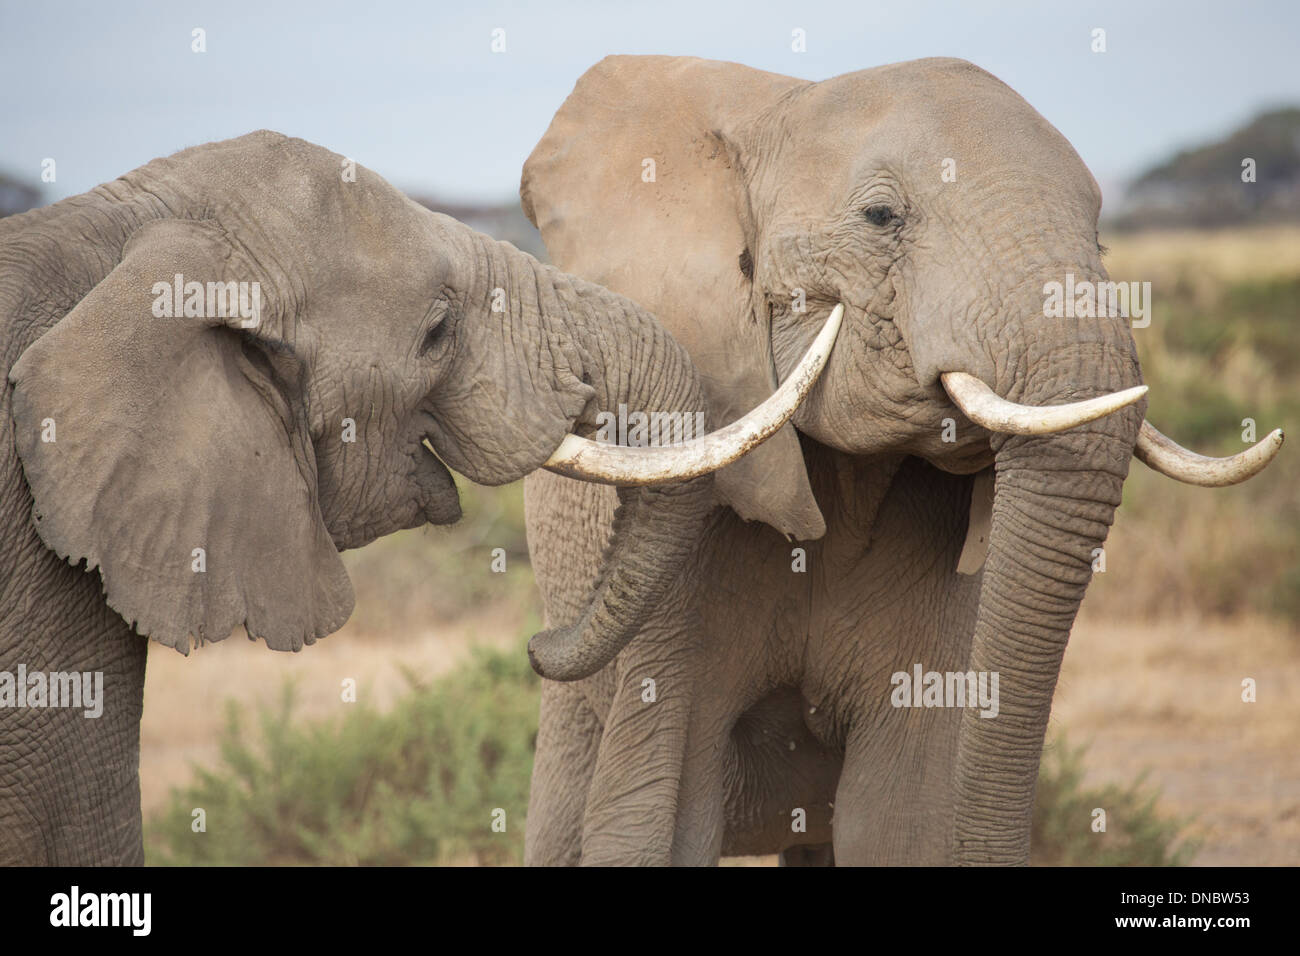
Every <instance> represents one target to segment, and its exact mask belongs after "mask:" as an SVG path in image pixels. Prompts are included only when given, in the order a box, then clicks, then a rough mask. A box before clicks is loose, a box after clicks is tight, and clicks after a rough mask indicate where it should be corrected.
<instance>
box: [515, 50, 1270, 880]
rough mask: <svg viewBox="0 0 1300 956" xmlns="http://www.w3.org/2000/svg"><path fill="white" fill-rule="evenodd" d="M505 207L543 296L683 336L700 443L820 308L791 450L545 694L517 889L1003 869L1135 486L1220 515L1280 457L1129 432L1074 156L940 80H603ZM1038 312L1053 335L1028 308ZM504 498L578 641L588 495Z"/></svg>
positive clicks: (648, 64)
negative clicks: (1174, 482) (1062, 300)
mask: <svg viewBox="0 0 1300 956" xmlns="http://www.w3.org/2000/svg"><path fill="white" fill-rule="evenodd" d="M520 195H521V199H522V203H523V206H524V209H525V212H526V213H527V214H528V216H529V218H530V219H531V220H532V221H533V222H534V224H536V225H537V226H538V228H539V229H540V230H541V233H542V237H543V240H544V241H545V243H546V246H547V249H548V251H549V253H550V256H551V258H552V261H553V262H554V263H555V264H556V265H557V266H559V267H560V268H563V269H565V270H566V271H568V272H572V273H574V274H577V275H581V276H583V277H584V278H587V279H590V280H592V281H596V282H599V283H601V284H602V285H605V286H607V287H609V288H611V289H614V290H615V291H618V292H621V293H623V294H625V295H628V296H629V297H631V298H633V299H635V300H636V301H638V302H640V303H641V304H642V305H643V306H645V307H646V308H648V309H650V310H651V311H652V312H653V313H655V315H656V316H657V317H658V318H659V320H660V321H661V322H663V323H664V325H666V326H667V327H668V328H669V330H670V331H671V332H672V334H673V335H674V336H675V337H676V339H677V340H678V341H680V342H681V343H682V345H683V346H684V347H685V348H686V350H687V351H688V352H689V353H690V356H691V358H692V360H693V361H694V362H695V364H696V366H697V368H698V369H699V371H700V375H701V380H702V383H703V387H704V391H705V395H706V399H707V401H708V404H709V405H710V407H711V408H712V409H714V410H715V413H716V423H717V424H722V423H725V422H726V421H728V420H730V419H731V418H732V417H734V416H736V415H738V414H739V413H740V412H741V411H743V410H744V409H745V408H748V407H751V406H752V405H753V404H755V403H757V402H759V401H761V400H762V399H763V398H764V396H766V395H767V394H769V393H770V392H771V390H772V388H773V386H774V385H775V384H776V383H777V382H781V381H784V380H785V379H786V377H787V376H788V375H789V374H791V368H792V364H793V359H794V357H795V356H797V355H798V354H799V352H800V350H801V347H802V346H803V345H804V344H805V343H806V342H807V341H808V340H809V338H810V337H811V336H812V335H813V334H814V332H815V331H816V328H817V316H818V315H820V314H823V313H824V311H825V310H826V309H829V308H831V307H832V306H834V305H835V304H837V303H838V304H840V305H842V306H843V308H844V310H845V312H844V318H843V326H842V329H841V331H840V336H839V342H838V344H837V346H836V348H835V351H834V353H833V354H832V355H831V357H830V360H829V361H828V363H827V365H826V368H825V370H824V372H823V374H822V376H821V378H820V380H819V381H818V383H817V385H816V386H815V387H814V388H813V389H812V391H811V393H810V394H809V396H808V398H807V400H806V401H804V402H803V404H801V405H800V407H799V409H798V410H797V411H796V412H795V414H794V416H793V417H792V418H791V420H790V422H789V424H787V425H786V426H784V427H783V428H782V429H781V431H779V432H778V433H777V434H776V435H775V436H773V437H772V438H771V440H769V441H768V442H767V443H766V444H764V445H762V446H761V447H758V448H756V449H755V450H753V451H752V452H750V453H749V454H747V455H746V456H745V457H744V458H741V459H740V460H738V461H736V462H735V463H733V464H730V465H728V466H727V467H725V468H723V469H722V470H720V471H719V472H717V474H716V475H715V480H714V485H713V489H712V494H713V496H714V498H715V499H716V506H715V507H714V509H713V511H712V512H711V514H710V515H709V517H708V519H707V520H706V522H705V523H704V524H703V525H702V526H701V531H700V533H699V536H698V539H697V542H696V546H695V548H694V549H693V551H692V552H691V554H690V556H689V558H688V559H687V560H686V561H685V562H683V565H682V569H681V573H680V575H679V577H678V578H677V580H676V581H675V582H674V584H673V585H672V586H671V587H669V588H668V589H666V590H665V592H664V595H663V598H662V600H661V601H660V602H659V604H658V605H657V606H656V607H655V608H654V609H653V613H651V614H649V615H647V616H646V618H645V620H644V622H643V626H642V628H641V631H640V633H639V634H638V635H637V636H636V637H635V639H633V640H632V641H631V642H630V643H629V644H627V645H626V646H625V647H624V649H623V650H622V651H621V652H620V653H618V654H617V655H616V656H614V657H613V658H611V659H610V660H609V661H607V662H606V663H605V664H604V666H602V667H601V668H600V669H598V670H593V671H591V672H589V673H585V674H582V673H577V674H575V673H563V674H550V675H548V674H546V672H545V671H543V676H550V677H556V678H559V679H555V680H547V681H544V682H543V690H542V701H541V711H540V729H539V732H538V738H537V753H536V761H535V764H534V769H533V777H532V790H531V795H530V803H529V814H528V819H527V834H526V841H525V846H526V849H525V859H526V862H527V863H529V864H534V865H571V864H577V863H582V864H676V865H708V864H713V863H716V862H717V861H718V859H719V858H720V856H722V855H734V854H759V853H762V854H772V853H778V854H780V855H781V856H780V859H781V862H782V863H785V864H789V865H804V864H807V865H811V864H828V863H835V864H841V865H844V864H850V865H857V864H965V865H976V864H1006V865H1017V864H1025V863H1027V862H1028V857H1029V833H1030V820H1031V811H1032V807H1033V801H1034V788H1035V782H1036V778H1037V770H1038V765H1039V759H1040V755H1041V750H1042V746H1043V738H1044V733H1045V729H1046V725H1047V721H1048V716H1049V712H1050V707H1051V703H1052V697H1053V693H1054V689H1055V685H1056V681H1057V676H1058V673H1059V669H1060V665H1061V660H1062V655H1063V653H1064V651H1065V647H1066V642H1067V640H1068V638H1069V634H1070V630H1071V627H1072V625H1073V621H1074V618H1075V615H1076V612H1077V611H1078V608H1079V605H1080V602H1081V600H1082V599H1083V596H1084V592H1085V590H1086V588H1087V586H1088V583H1089V580H1090V578H1091V575H1092V564H1093V561H1094V556H1095V555H1096V553H1097V550H1096V549H1098V548H1101V547H1102V545H1103V543H1104V541H1105V538H1106V535H1107V531H1108V528H1109V527H1110V525H1111V523H1112V520H1113V516H1114V512H1115V508H1116V507H1117V506H1118V504H1119V502H1120V494H1121V488H1122V485H1123V482H1124V480H1125V478H1126V476H1127V474H1128V469H1129V464H1130V460H1131V458H1132V457H1133V456H1134V455H1136V456H1137V457H1138V458H1140V459H1141V460H1143V461H1144V462H1145V463H1146V464H1148V465H1149V466H1151V467H1153V468H1155V469H1156V470H1158V471H1161V472H1164V473H1165V474H1167V475H1170V476H1171V477H1175V478H1178V479H1180V480H1183V481H1189V482H1192V483H1196V484H1202V485H1224V484H1231V483H1234V482H1236V481H1241V480H1244V479H1245V478H1248V477H1250V476H1251V475H1252V474H1254V473H1255V472H1257V471H1258V470H1259V469H1260V468H1262V467H1263V466H1264V465H1266V464H1267V462H1268V461H1269V460H1270V459H1271V458H1272V457H1273V456H1274V455H1275V454H1276V453H1277V451H1278V449H1279V448H1280V446H1281V442H1282V434H1281V432H1280V430H1279V431H1276V432H1273V433H1272V434H1270V435H1269V436H1268V437H1266V438H1265V439H1264V440H1262V441H1261V442H1260V443H1259V444H1258V445H1256V446H1254V447H1253V448H1251V449H1248V450H1247V451H1245V452H1243V453H1242V454H1241V455H1238V456H1235V457H1233V458H1230V459H1207V458H1203V457H1201V456H1197V455H1193V454H1192V453H1191V452H1189V451H1187V450H1186V449H1183V448H1182V447H1181V446H1178V445H1177V444H1176V443H1174V442H1172V441H1171V440H1169V439H1167V438H1165V437H1164V436H1163V435H1161V434H1160V433H1159V432H1157V431H1156V430H1155V429H1154V427H1152V426H1151V425H1149V424H1148V423H1146V421H1145V403H1146V400H1145V397H1144V393H1145V391H1146V386H1145V385H1144V384H1143V381H1142V375H1141V370H1140V368H1139V364H1138V358H1137V352H1136V348H1135V344H1134V339H1133V333H1132V332H1131V321H1132V319H1131V318H1130V317H1128V312H1127V309H1123V308H1117V307H1116V306H1115V304H1114V303H1113V302H1111V301H1110V300H1109V298H1108V297H1109V296H1110V295H1113V294H1114V293H1113V292H1112V291H1111V290H1112V289H1113V288H1114V287H1113V286H1108V285H1107V283H1109V281H1110V280H1109V277H1108V275H1107V273H1106V270H1105V267H1104V265H1103V262H1102V250H1101V249H1100V245H1099V241H1098V216H1099V212H1100V206H1101V193H1100V190H1099V188H1098V186H1097V184H1096V182H1095V180H1094V179H1093V177H1092V175H1091V174H1090V173H1089V171H1088V169H1087V167H1086V166H1085V165H1084V163H1083V161H1082V160H1081V159H1080V158H1079V156H1078V155H1077V153H1076V152H1075V150H1074V149H1073V147H1072V146H1071V145H1070V143H1069V142H1068V141H1067V140H1066V139H1065V137H1063V136H1062V135H1061V134H1060V133H1059V132H1058V131H1057V130H1056V129H1055V128H1053V127H1052V126H1051V125H1050V124H1049V123H1048V122H1047V120H1045V119H1044V118H1043V117H1042V116H1040V115H1039V114H1038V113H1037V112H1036V111H1035V110H1034V109H1033V108H1032V107H1031V106H1030V105H1029V104H1028V103H1027V102H1025V100H1023V99H1022V98H1021V97H1020V96H1019V95H1018V94H1016V93H1015V92H1014V91H1013V90H1012V89H1010V88H1009V87H1008V86H1007V85H1005V84H1004V83H1002V82H1001V81H999V80H998V79H996V78H995V77H993V76H992V75H990V74H989V73H987V72H985V71H983V70H982V69H980V68H978V67H976V66H974V65H972V64H971V63H968V62H966V61H963V60H959V59H947V58H941V59H938V58H937V59H923V60H917V61H911V62H903V63H897V64H892V65H887V66H880V67H876V68H872V69H867V70H863V71H860V72H854V73H850V74H846V75H842V76H838V77H834V78H832V79H828V80H825V81H822V82H809V81H805V80H800V79H796V78H793V77H788V76H781V75H777V74H773V73H768V72H763V71H760V70H756V69H752V68H750V67H746V66H743V65H740V64H735V63H726V62H717V61H710V60H703V59H696V58H690V57H658V56H614V57H608V58H606V59H604V60H602V61H601V62H600V63H598V64H597V65H596V66H594V67H592V68H591V69H589V70H588V71H587V72H586V73H585V74H584V75H583V76H582V77H581V78H580V79H579V80H578V82H577V84H576V86H575V88H574V90H573V92H572V93H571V94H570V95H569V96H568V98H567V99H566V100H565V101H564V103H563V105H562V106H561V107H560V109H559V111H558V112H557V113H556V115H555V117H554V119H553V120H552V122H551V124H550V126H549V128H548V129H547V131H546V132H545V134H544V135H543V137H542V138H541V140H540V141H539V142H538V144H537V146H536V147H535V148H534V150H533V152H532V154H531V155H530V156H529V158H528V160H527V162H526V164H525V167H524V170H523V175H522V180H521V186H520ZM1076 283H1077V285H1075V284H1076ZM1063 287H1064V288H1071V289H1077V290H1078V299H1077V302H1076V300H1075V299H1074V297H1073V295H1074V294H1073V293H1072V298H1071V304H1072V305H1077V306H1078V308H1073V307H1072V308H1069V309H1064V310H1055V311H1054V309H1053V307H1052V306H1051V303H1050V302H1049V299H1050V298H1051V296H1052V294H1053V290H1055V293H1056V294H1057V295H1058V297H1059V294H1060V293H1059V290H1060V289H1062V288H1063ZM1085 287H1086V288H1087V289H1089V290H1091V291H1090V296H1091V297H1090V296H1089V295H1087V294H1084V293H1083V290H1084V289H1085ZM1124 301H1125V302H1126V303H1127V300H1124ZM1057 311H1059V312H1061V314H1059V315H1057V314H1056V312H1057ZM524 488H525V507H526V515H527V518H526V520H527V528H528V538H529V548H530V552H531V554H532V558H533V565H534V573H535V575H536V578H537V582H538V585H539V587H540V589H541V592H542V595H543V603H544V607H545V614H546V619H547V622H548V623H550V624H552V625H553V626H554V625H556V624H563V623H565V622H568V621H573V620H576V619H578V615H579V613H580V610H581V607H582V601H583V599H584V595H585V593H586V591H587V589H588V588H589V582H590V580H591V579H592V578H593V576H595V575H597V574H598V573H599V567H600V553H601V550H600V548H601V542H602V541H603V539H604V537H605V536H606V535H607V533H608V528H609V525H610V522H611V521H612V520H613V514H614V506H615V501H614V498H613V497H612V495H611V493H610V492H609V490H608V489H606V488H604V487H601V486H599V485H594V484H580V483H577V482H574V481H572V480H570V479H568V478H565V477H562V476H557V475H554V474H550V473H547V472H535V473H534V474H532V475H530V476H529V477H528V478H527V479H525V482H524ZM593 514H594V515H596V516H598V520H595V521H593V520H592V519H591V516H592V515H593ZM580 516H581V517H582V519H583V520H582V521H581V522H579V521H577V520H576V519H578V518H579V517H580ZM931 675H937V677H936V678H933V679H932V677H931ZM923 687H924V693H923ZM932 689H933V690H934V691H935V693H934V694H933V696H931V690H932Z"/></svg>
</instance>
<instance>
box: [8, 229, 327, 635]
mask: <svg viewBox="0 0 1300 956" xmlns="http://www.w3.org/2000/svg"><path fill="white" fill-rule="evenodd" d="M178 274H179V275H180V276H183V280H181V279H178V278H177V276H178ZM252 278H253V277H252V276H251V275H250V274H249V271H248V270H247V269H245V268H242V267H241V266H239V265H238V264H237V259H236V257H235V256H234V255H233V252H232V247H231V245H230V243H229V240H228V239H227V238H226V237H225V236H224V234H223V233H222V232H221V231H220V229H218V228H217V227H215V226H214V225H212V224H210V223H199V222H191V221H181V220H168V221H162V222H154V223H150V224H148V225H146V226H144V227H142V228H141V229H140V230H139V231H137V232H136V233H135V235H133V236H132V238H131V240H130V241H129V242H128V243H127V245H126V248H125V250H124V252H123V257H122V260H121V262H120V264H119V265H118V266H117V267H116V268H114V269H113V271H112V272H110V273H109V275H108V276H107V277H106V278H104V280H103V281H101V282H100V283H99V284H98V285H96V286H95V287H94V289H92V290H91V291H90V292H89V293H88V294H87V295H86V296H85V298H83V299H82V300H81V301H80V302H79V303H78V304H77V305H76V306H75V307H74V308H73V309H72V310H71V311H70V312H68V314H67V315H65V316H64V317H63V318H62V319H61V320H60V321H59V322H58V323H56V324H55V325H54V327H53V328H51V329H50V331H48V332H47V333H45V334H44V335H43V336H41V338H39V339H38V340H37V341H36V342H35V343H33V344H32V346H31V347H30V348H28V349H27V350H26V351H25V352H24V353H23V355H22V357H21V358H20V359H19V360H18V362H17V363H15V365H14V366H13V369H12V370H11V372H10V376H9V378H10V381H11V382H12V383H13V386H14V392H13V416H14V423H15V426H16V428H15V436H16V438H15V444H16V446H17V451H18V454H19V456H20V458H21V459H22V464H23V470H24V472H25V473H26V476H27V483H28V485H29V486H30V488H31V492H32V497H33V499H34V502H35V505H34V508H33V512H32V517H33V520H34V521H35V524H36V529H37V531H38V533H39V534H40V536H41V539H42V540H43V541H44V542H45V544H46V545H47V546H48V547H49V548H50V549H51V550H53V551H54V552H55V553H56V554H58V555H59V556H60V557H62V558H65V559H67V560H68V561H69V563H73V564H75V563H77V562H78V561H80V560H83V559H84V560H85V562H86V568H87V570H88V571H90V570H93V569H94V568H96V567H98V568H99V570H100V574H101V575H102V577H103V586H104V593H105V595H106V599H107V601H108V604H109V606H110V607H112V608H113V609H114V610H115V611H117V612H118V613H119V614H121V615H122V617H123V618H124V619H125V620H126V621H127V623H128V624H134V626H135V628H136V629H137V630H138V632H139V633H141V634H143V635H147V636H149V637H151V638H153V639H154V640H156V641H159V642H161V643H163V644H166V645H168V646H170V647H174V648H176V649H177V650H179V651H180V652H181V653H188V652H189V648H190V642H191V639H193V641H194V643H195V644H196V645H200V644H203V643H205V642H208V641H219V640H222V639H224V638H225V637H226V636H227V635H229V634H230V632H231V631H232V630H233V629H234V628H236V627H238V626H239V625H241V624H242V625H244V627H245V628H246V629H247V631H248V634H249V636H250V637H260V638H263V639H265V640H266V642H267V644H268V645H269V646H270V647H272V648H275V649H277V650H297V649H299V648H301V647H302V646H303V645H304V644H311V643H313V642H314V641H315V640H316V639H317V638H318V637H323V636H325V635H326V634H328V633H330V632H331V631H334V630H336V629H338V628H339V627H340V626H341V625H342V624H343V622H344V621H346V620H347V618H348V616H349V615H350V614H351V612H352V603H353V598H352V587H351V584H350V582H349V581H348V577H347V573H346V572H345V571H344V569H343V564H342V562H341V560H340V558H339V554H338V551H337V550H336V549H335V547H334V545H333V542H332V541H331V539H330V536H329V533H328V532H327V530H326V528H325V525H324V521H323V519H322V517H321V512H320V509H319V507H318V505H317V491H316V480H315V456H314V454H313V452H312V449H311V447H310V445H309V443H308V440H307V437H306V433H305V431H304V430H303V428H302V427H301V421H299V420H296V418H298V417H300V413H298V414H297V415H296V413H295V411H294V407H295V405H291V404H290V402H288V401H287V400H286V399H285V398H284V397H283V396H282V395H281V393H280V391H279V389H278V388H277V387H276V385H275V384H274V382H273V380H272V378H271V376H270V374H269V368H270V361H269V360H268V359H266V358H265V357H264V356H263V355H262V354H261V353H260V352H258V351H257V348H256V347H255V346H250V347H249V348H248V349H247V351H246V350H245V345H246V344H248V343H249V342H251V337H252V335H253V334H254V333H253V332H242V331H237V329H238V327H239V326H240V325H241V324H242V320H241V318H240V317H239V315H238V314H236V315H234V316H233V317H231V318H228V319H223V318H202V317H197V316H196V317H184V316H183V315H181V314H180V313H181V311H182V310H181V303H180V302H177V303H176V310H175V314H176V317H157V316H156V315H155V310H154V305H155V303H157V302H160V299H161V298H162V296H160V295H158V292H159V291H160V290H161V289H163V288H166V287H167V286H169V285H172V284H173V283H174V282H177V281H183V282H185V283H188V282H191V281H193V282H199V283H203V284H204V287H205V288H207V283H209V282H220V281H250V282H251V281H252ZM155 286H157V287H158V289H157V290H155ZM258 288H259V291H260V286H259V287H258ZM206 301H207V300H206V297H205V302H206ZM198 304H199V300H197V299H195V300H193V301H192V305H193V306H195V307H197V306H198ZM250 304H251V296H250ZM159 310H160V311H161V310H162V306H161V305H160V306H159ZM194 311H207V309H206V308H205V309H203V310H199V309H197V308H195V309H194ZM221 311H236V310H233V309H229V310H227V309H222V310H221ZM256 334H258V335H265V334H269V331H268V329H267V328H265V327H263V328H261V329H260V330H259V331H258V332H257V333H256ZM295 404H296V403H295Z"/></svg>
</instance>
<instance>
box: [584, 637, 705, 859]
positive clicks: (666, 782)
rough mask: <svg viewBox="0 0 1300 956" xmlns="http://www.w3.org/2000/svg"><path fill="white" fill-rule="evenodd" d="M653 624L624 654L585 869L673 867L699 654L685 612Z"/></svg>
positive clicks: (591, 813) (592, 800)
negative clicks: (680, 794) (636, 866)
mask: <svg viewBox="0 0 1300 956" xmlns="http://www.w3.org/2000/svg"><path fill="white" fill-rule="evenodd" d="M664 617H665V619H666V622H667V623H662V624H661V623H660V622H657V621H656V622H652V623H649V624H647V626H646V627H645V629H643V630H642V632H641V633H640V634H639V635H638V636H637V638H636V640H634V641H633V642H632V644H630V645H629V646H628V647H627V648H626V649H624V651H623V652H622V653H621V654H620V655H619V657H618V659H617V661H616V664H615V667H616V675H617V676H616V685H615V686H616V689H615V691H614V698H613V702H612V704H611V705H610V710H609V716H608V718H607V719H606V721H605V731H604V734H603V735H602V737H601V740H600V753H599V755H598V756H597V758H596V770H595V774H594V779H593V780H592V785H591V789H590V791H589V793H588V795H587V807H586V813H585V816H584V818H583V837H582V862H583V864H584V865H597V866H600V865H625V866H626V865H638V866H666V865H668V864H669V863H671V862H672V847H673V837H674V833H675V830H676V820H677V805H678V790H679V784H680V782H681V775H682V768H683V763H684V757H685V751H686V747H687V741H688V735H689V730H690V721H691V711H692V706H693V698H694V695H695V693H696V689H697V685H696V680H695V678H696V677H697V676H698V675H697V673H696V672H697V670H698V665H696V664H695V663H694V661H695V658H696V656H697V655H695V654H694V653H692V648H691V646H690V644H689V640H690V634H689V633H688V632H687V629H686V627H685V625H684V623H683V620H682V617H681V615H679V614H673V613H669V614H667V615H665V616H664Z"/></svg>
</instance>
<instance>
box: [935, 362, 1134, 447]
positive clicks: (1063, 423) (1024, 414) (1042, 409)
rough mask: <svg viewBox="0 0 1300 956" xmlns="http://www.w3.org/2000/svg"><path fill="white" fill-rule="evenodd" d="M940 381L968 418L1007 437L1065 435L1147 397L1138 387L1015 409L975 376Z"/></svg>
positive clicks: (951, 376) (951, 375) (958, 375)
mask: <svg viewBox="0 0 1300 956" xmlns="http://www.w3.org/2000/svg"><path fill="white" fill-rule="evenodd" d="M939 379H940V381H942V382H943V387H944V389H945V390H946V391H947V392H948V395H949V396H950V397H951V398H952V400H953V401H954V402H955V403H956V404H957V407H958V408H960V409H961V410H962V411H963V412H964V413H965V414H966V417H967V418H969V419H970V420H971V421H973V422H974V423H975V424H976V425H981V426H983V427H984V428H987V429H988V430H989V431H991V432H1002V433H1005V434H1009V435H1050V434H1052V433H1054V432H1061V431H1065V430H1066V429H1067V428H1074V427H1075V426H1076V425H1082V424H1083V423H1084V422H1090V421H1092V420H1093V419H1097V418H1101V417H1102V416H1103V415H1109V414H1110V413H1111V412H1116V411H1119V410H1120V409H1121V408H1123V407H1124V406H1125V405H1132V404H1133V403H1134V402H1136V401H1137V400H1138V399H1139V398H1141V397H1142V396H1143V395H1145V394H1146V393H1147V387H1146V386H1145V385H1138V386H1136V387H1135V388H1126V389H1124V391H1122V392H1112V393H1111V394H1109V395H1099V396H1097V397H1096V398H1090V399H1088V400H1087V401H1083V402H1071V403H1070V404H1068V405H1017V404H1016V403H1015V402H1009V401H1007V400H1006V399H1005V398H1002V397H1001V396H999V395H998V394H997V393H996V392H994V391H993V389H991V388H989V387H988V386H987V385H985V384H984V383H983V382H982V381H980V380H979V379H978V378H976V377H975V376H974V375H968V374H966V373H965V372H944V373H943V374H942V375H940V376H939Z"/></svg>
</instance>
